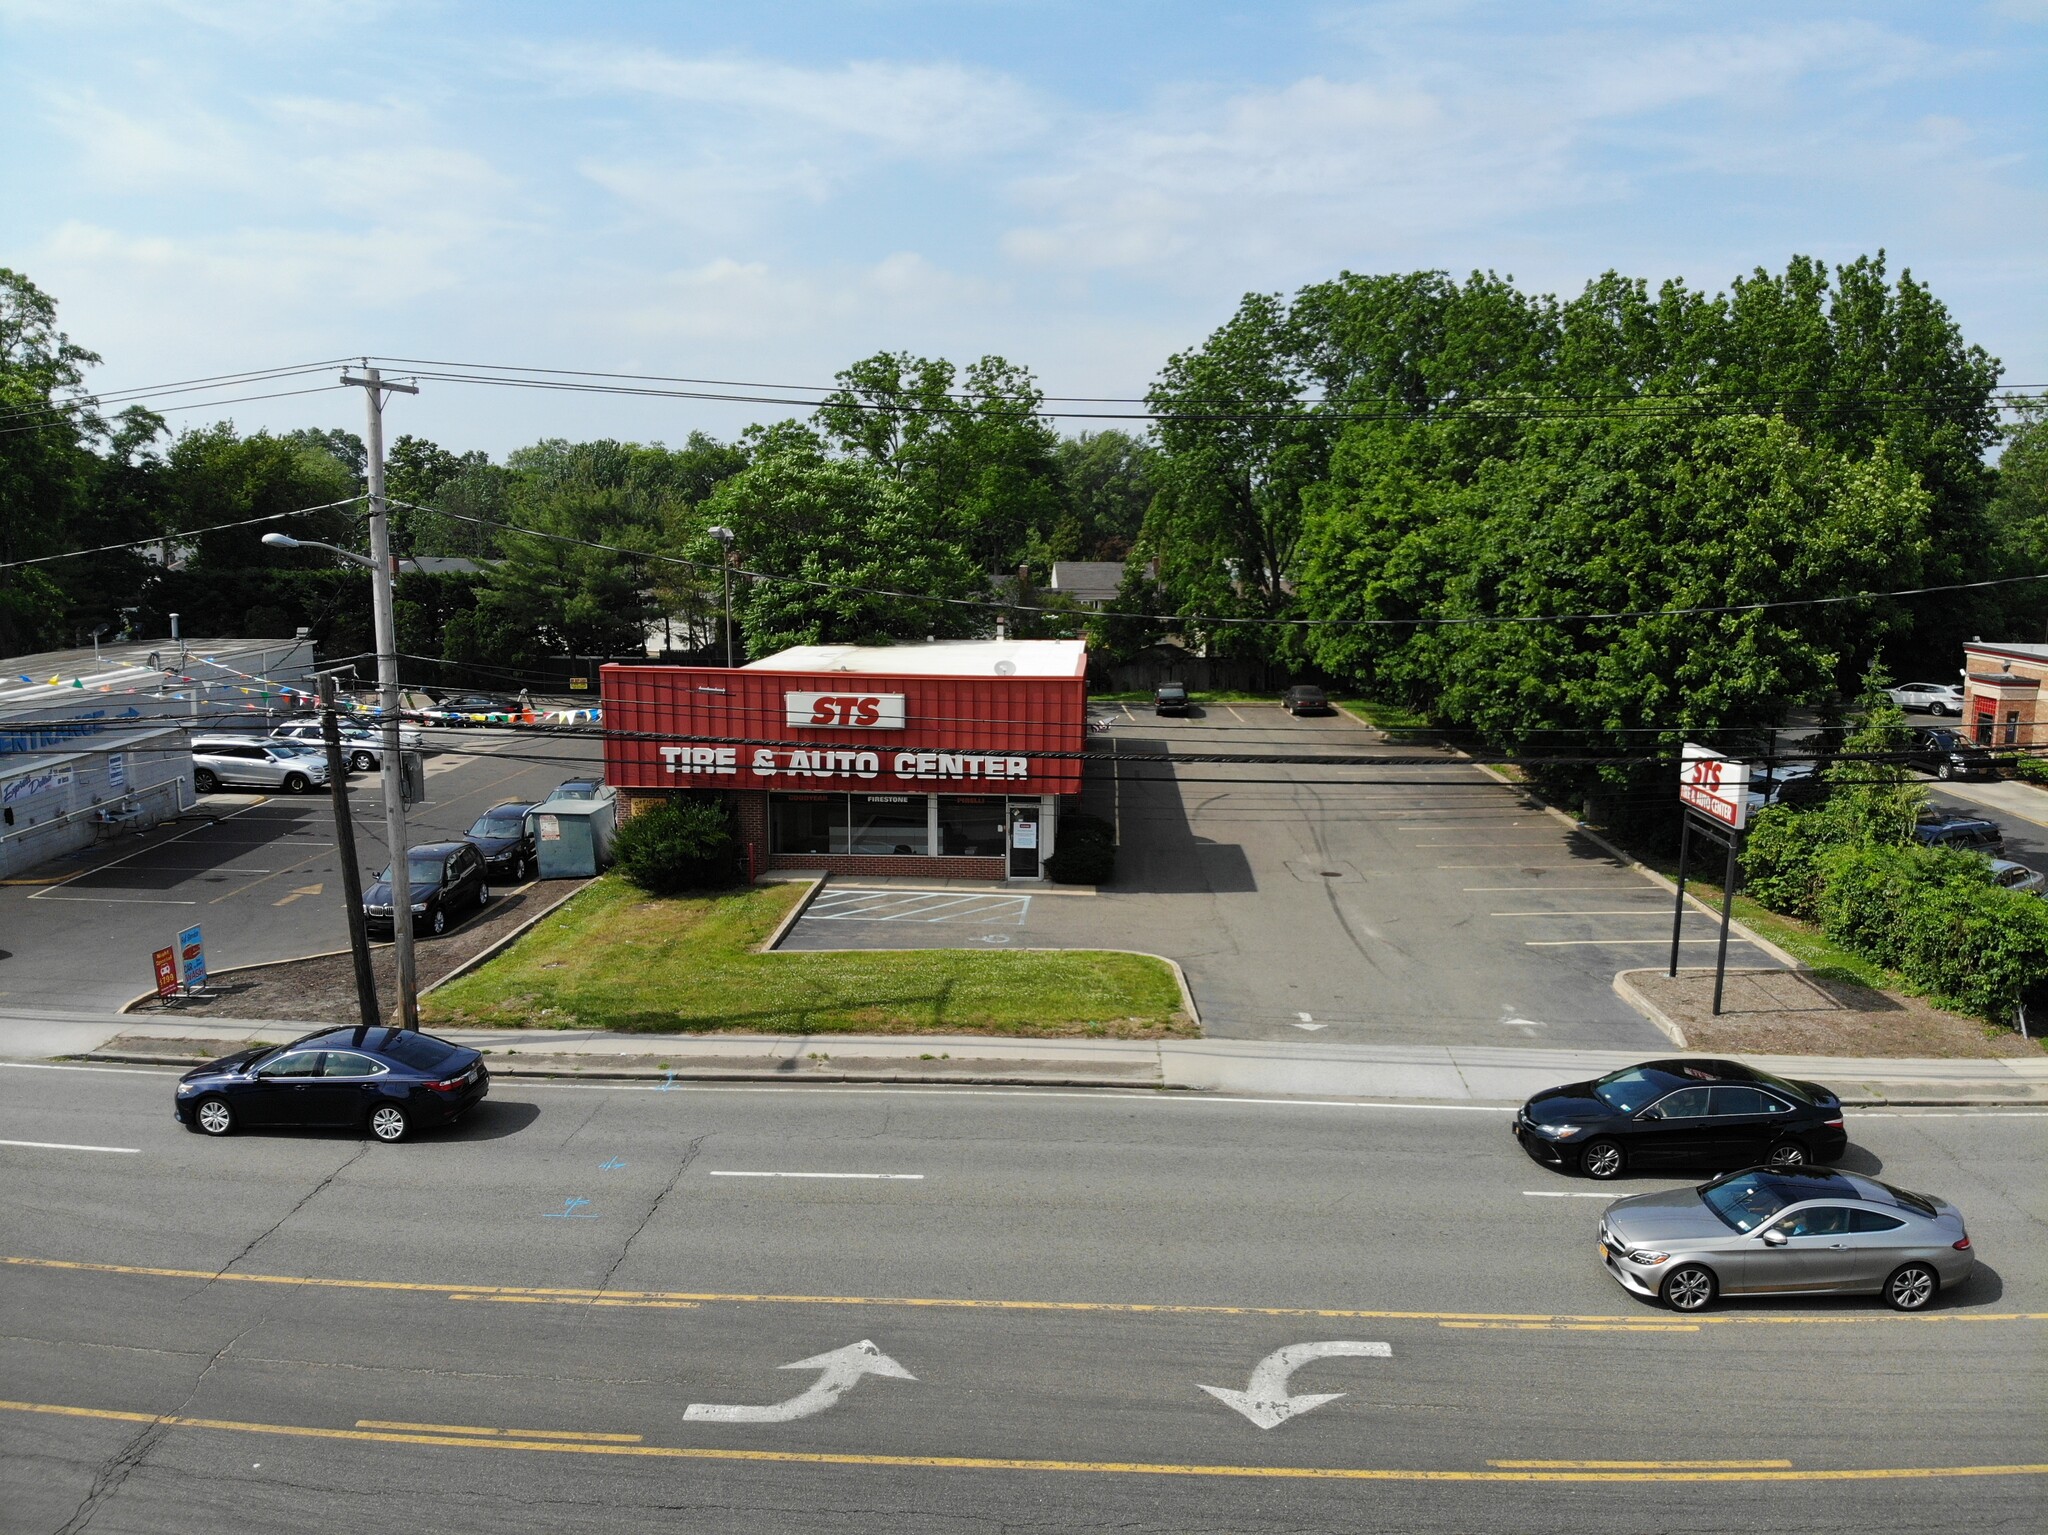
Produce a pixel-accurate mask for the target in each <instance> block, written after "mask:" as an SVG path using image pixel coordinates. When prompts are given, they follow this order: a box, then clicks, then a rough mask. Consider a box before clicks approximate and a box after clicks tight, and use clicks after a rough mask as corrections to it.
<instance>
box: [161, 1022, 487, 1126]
mask: <svg viewBox="0 0 2048 1535" xmlns="http://www.w3.org/2000/svg"><path fill="white" fill-rule="evenodd" d="M490 1090H491V1073H490V1068H489V1067H487V1066H485V1065H484V1058H483V1056H482V1055H480V1054H479V1053H478V1052H476V1051H474V1050H471V1049H469V1048H468V1047H466V1046H463V1045H451V1044H449V1043H448V1041H447V1040H445V1039H436V1038H435V1037H434V1036H433V1035H431V1034H421V1033H419V1032H418V1031H416V1030H410V1031H409V1030H405V1029H360V1028H345V1029H323V1030H321V1031H320V1032H319V1033H317V1034H308V1035H307V1036H306V1037H305V1038H304V1039H295V1040H293V1041H292V1042H291V1043H290V1044H288V1045H263V1046H259V1047H257V1048H256V1049H253V1050H238V1051H236V1052H235V1053H234V1054H233V1055H229V1056H223V1057H222V1058H221V1059H220V1060H217V1061H211V1062H209V1063H208V1064H206V1065H204V1066H197V1067H194V1068H193V1069H192V1070H191V1071H188V1072H186V1073H185V1074H184V1075H183V1076H182V1077H180V1078H179V1079H178V1095H177V1103H176V1110H175V1112H176V1113H177V1116H178V1122H179V1123H180V1124H182V1125H184V1126H185V1128H186V1129H188V1130H193V1131H196V1132H198V1133H199V1134H201V1135H232V1134H233V1133H234V1132H235V1131H237V1130H240V1129H244V1128H251V1129H253V1128H256V1127H258V1126H265V1127H267V1126H271V1125H314V1126H318V1127H321V1128H326V1129H367V1130H368V1131H369V1132H370V1134H372V1135H374V1136H375V1137H376V1138H377V1139H378V1140H380V1141H402V1140H404V1139H405V1138H406V1137H407V1136H408V1135H410V1134H412V1133H413V1131H415V1130H423V1129H427V1128H429V1127H431V1126H434V1125H447V1124H453V1123H454V1122H455V1121H456V1120H458V1119H460V1118H461V1117H462V1116H463V1115H464V1114H466V1113H468V1112H469V1111H470V1110H471V1109H473V1108H475V1107H476V1105H477V1104H479V1103H481V1102H482V1101H483V1100H484V1097H485V1095H486V1094H488V1093H489V1092H490Z"/></svg>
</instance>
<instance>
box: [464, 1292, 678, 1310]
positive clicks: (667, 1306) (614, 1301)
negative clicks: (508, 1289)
mask: <svg viewBox="0 0 2048 1535" xmlns="http://www.w3.org/2000/svg"><path fill="white" fill-rule="evenodd" d="M448 1298H449V1299H450V1300H481V1301H496V1302H500V1303H506V1304H512V1305H520V1306H621V1307H626V1308H629V1309H631V1310H636V1311H645V1310H661V1311H694V1310H696V1309H697V1307H698V1306H700V1305H702V1304H703V1302H702V1301H694V1300H620V1299H619V1298H617V1297H616V1296H611V1295H600V1296H594V1297H589V1298H586V1297H583V1296H580V1295H472V1294H470V1293H468V1292H466V1291H465V1292H462V1293H459V1294H455V1295H450V1296H449V1297H448Z"/></svg>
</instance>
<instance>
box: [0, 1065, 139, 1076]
mask: <svg viewBox="0 0 2048 1535" xmlns="http://www.w3.org/2000/svg"><path fill="white" fill-rule="evenodd" d="M0 1067H5V1068H6V1069H8V1070H10V1071H97V1072H102V1073H105V1074H107V1075H111V1076H116V1077H175V1076H177V1075H178V1074H179V1073H178V1072H177V1071H176V1070H175V1069H172V1070H168V1071H164V1070H159V1069H158V1068H156V1067H154V1066H72V1065H68V1064H60V1063H58V1062H55V1061H0Z"/></svg>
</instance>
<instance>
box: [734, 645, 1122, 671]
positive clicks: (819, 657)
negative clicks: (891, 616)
mask: <svg viewBox="0 0 2048 1535" xmlns="http://www.w3.org/2000/svg"><path fill="white" fill-rule="evenodd" d="M743 670H745V671H750V672H858V673H862V674H866V675H874V676H883V677H1083V676H1086V675H1087V672H1088V645H1087V642H1086V641H1085V640H939V641H935V642H933V643H932V644H929V645H797V646H794V647H792V648H791V649H789V650H779V651H777V652H776V653H775V654H774V655H772V656H763V657H762V658H761V659H760V660H758V661H749V662H748V663H747V664H746V666H745V667H744V668H743Z"/></svg>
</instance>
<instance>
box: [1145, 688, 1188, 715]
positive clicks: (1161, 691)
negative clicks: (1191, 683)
mask: <svg viewBox="0 0 2048 1535" xmlns="http://www.w3.org/2000/svg"><path fill="white" fill-rule="evenodd" d="M1152 712H1153V713H1154V714H1185V713H1187V712H1188V689H1187V684H1186V683H1184V682H1162V683H1160V684H1159V686H1158V687H1156V688H1154V689H1153V690H1152Z"/></svg>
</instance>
